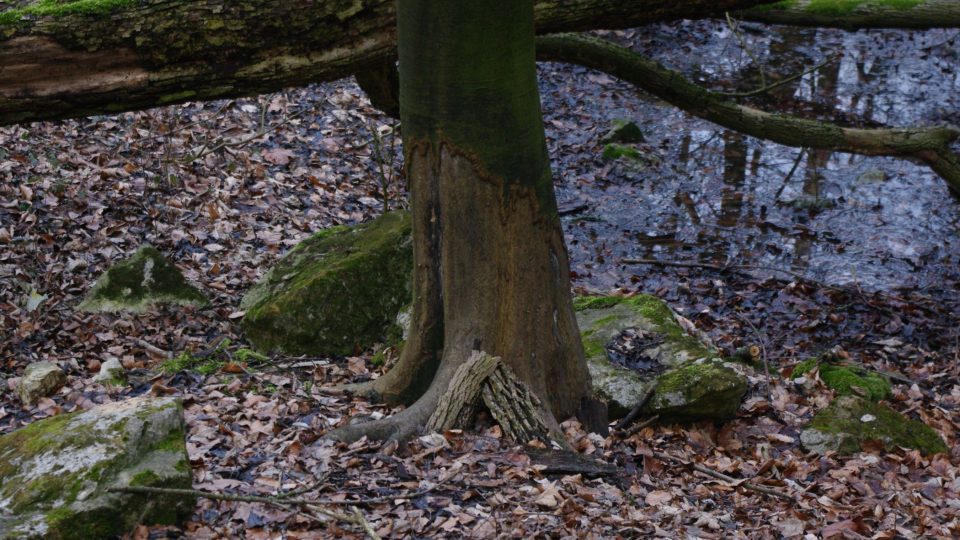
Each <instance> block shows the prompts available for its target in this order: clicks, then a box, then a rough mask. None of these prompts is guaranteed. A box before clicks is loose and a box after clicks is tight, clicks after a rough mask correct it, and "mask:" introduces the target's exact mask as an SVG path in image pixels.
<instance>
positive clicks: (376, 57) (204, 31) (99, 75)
mask: <svg viewBox="0 0 960 540" xmlns="http://www.w3.org/2000/svg"><path fill="white" fill-rule="evenodd" d="M764 1H765V0H720V1H713V2H708V1H706V0H679V1H666V0H549V1H541V2H538V3H537V6H536V14H537V15H536V17H537V18H536V26H537V31H538V32H541V33H547V32H558V31H579V30H588V29H593V28H624V27H631V26H639V25H643V24H648V23H651V22H655V21H662V20H671V19H677V18H684V17H693V16H701V17H703V16H710V15H717V14H720V13H722V12H723V11H724V10H728V9H738V8H744V7H750V6H754V5H757V4H761V3H763V2H764ZM766 1H768V0H766ZM394 3H395V2H394V0H363V1H361V0H290V1H286V2H273V1H268V0H242V1H229V2H228V1H226V0H209V1H203V2H200V1H198V0H195V1H186V2H163V1H159V0H140V1H133V0H131V2H130V4H129V5H128V6H127V7H117V8H114V9H113V11H111V12H110V13H109V14H103V13H83V12H74V13H69V12H68V13H65V14H59V15H42V16H37V15H34V14H30V13H22V14H18V12H16V10H13V9H12V8H9V7H8V8H6V9H4V10H3V11H0V125H6V124H11V123H18V122H28V121H34V120H45V119H58V118H69V117H78V116H89V115H93V114H104V113H115V112H120V111H124V110H133V109H141V108H147V107H153V106H158V105H167V104H171V103H180V102H184V101H190V100H204V99H214V98H225V97H237V96H249V95H256V94H261V93H265V92H272V91H276V90H279V89H282V88H284V87H289V86H302V85H305V84H308V83H311V82H320V81H327V80H335V79H340V78H343V77H347V76H350V75H351V74H354V73H357V72H358V71H360V70H362V69H364V68H365V66H369V65H377V64H378V63H382V62H384V61H390V60H392V59H394V58H396V35H395V34H396V32H395V25H396V20H395V7H394Z"/></svg>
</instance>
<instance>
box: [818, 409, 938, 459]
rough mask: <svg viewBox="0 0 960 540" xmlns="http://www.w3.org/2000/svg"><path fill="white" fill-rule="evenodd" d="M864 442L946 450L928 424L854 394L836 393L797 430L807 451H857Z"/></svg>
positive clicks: (821, 452) (926, 451)
mask: <svg viewBox="0 0 960 540" xmlns="http://www.w3.org/2000/svg"><path fill="white" fill-rule="evenodd" d="M867 441H880V442H881V443H882V444H883V445H884V447H885V448H887V449H893V448H895V447H897V446H902V447H904V448H913V449H916V450H919V451H920V452H922V453H924V454H935V453H939V452H947V451H948V449H947V445H946V444H945V443H944V442H943V439H941V438H940V435H938V434H937V432H936V431H934V430H933V429H932V428H931V427H930V426H927V425H926V424H923V423H922V422H918V421H916V420H911V419H909V418H907V417H905V416H903V415H902V414H900V413H898V412H897V411H894V410H893V409H891V408H890V407H887V406H886V405H883V404H881V403H874V402H872V401H869V400H867V399H863V398H859V397H855V396H840V397H838V398H836V399H834V400H833V402H831V403H830V405H829V406H827V408H825V409H823V410H821V411H819V412H818V413H817V414H816V415H814V417H813V419H812V420H811V421H810V423H809V424H807V426H806V427H805V428H804V429H803V431H802V432H801V433H800V443H801V444H802V445H803V447H804V448H805V449H806V450H807V451H808V452H814V453H817V454H825V453H827V452H837V453H840V454H852V453H855V452H859V451H860V450H861V449H862V448H863V446H862V445H863V444H864V443H865V442H867Z"/></svg>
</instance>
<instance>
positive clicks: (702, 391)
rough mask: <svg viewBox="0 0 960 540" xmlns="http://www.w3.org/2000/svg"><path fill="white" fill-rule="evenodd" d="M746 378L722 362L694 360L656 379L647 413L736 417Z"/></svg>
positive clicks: (675, 417) (671, 416)
mask: <svg viewBox="0 0 960 540" xmlns="http://www.w3.org/2000/svg"><path fill="white" fill-rule="evenodd" d="M746 392H747V381H746V380H745V379H744V378H743V377H742V376H740V375H739V374H737V373H736V372H735V371H734V370H733V369H731V368H729V367H726V366H724V365H723V363H722V362H720V361H712V360H710V361H705V362H691V363H689V364H687V365H684V366H682V367H680V368H677V369H673V370H670V371H668V372H666V373H664V374H663V375H661V376H660V377H659V378H658V379H657V386H656V390H655V391H654V394H653V397H652V398H651V399H650V401H649V402H648V403H647V405H646V406H645V407H644V412H645V414H647V415H651V416H652V415H654V414H658V415H660V418H661V420H662V421H666V422H671V421H677V422H685V421H693V420H708V419H713V420H727V419H730V418H733V417H734V416H736V413H737V409H739V408H740V401H741V400H742V399H743V396H744V394H745V393H746Z"/></svg>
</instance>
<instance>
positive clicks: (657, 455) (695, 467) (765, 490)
mask: <svg viewBox="0 0 960 540" xmlns="http://www.w3.org/2000/svg"><path fill="white" fill-rule="evenodd" d="M651 453H652V454H653V457H655V458H657V459H660V460H665V461H672V462H674V463H679V464H680V465H685V466H688V467H691V468H693V470H695V471H697V472H699V473H703V474H705V475H707V476H712V477H714V478H717V479H719V480H723V481H724V482H730V483H731V484H734V485H738V486H742V487H743V488H744V489H749V490H751V491H756V492H758V493H763V494H765V495H770V496H771V497H777V498H778V499H783V500H785V501H791V502H796V501H797V500H796V499H795V498H794V497H792V496H791V495H787V494H786V493H781V492H779V491H777V490H775V489H773V488H768V487H766V486H760V485H757V484H753V483H750V482H743V481H741V480H737V479H736V478H734V477H732V476H727V475H725V474H723V473H721V472H717V471H715V470H713V469H710V468H708V467H704V466H703V465H700V464H699V463H693V462H689V461H686V460H684V459H681V458H678V457H674V456H671V455H670V454H662V453H660V452H654V451H651Z"/></svg>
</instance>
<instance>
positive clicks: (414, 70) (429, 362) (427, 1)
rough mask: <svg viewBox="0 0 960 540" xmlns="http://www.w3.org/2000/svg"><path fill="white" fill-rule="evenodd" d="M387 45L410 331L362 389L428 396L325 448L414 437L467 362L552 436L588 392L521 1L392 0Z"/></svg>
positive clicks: (453, 389)
mask: <svg viewBox="0 0 960 540" xmlns="http://www.w3.org/2000/svg"><path fill="white" fill-rule="evenodd" d="M491 36H496V38H495V39H491ZM399 44H400V47H399V51H400V64H401V65H402V66H403V69H402V70H401V72H400V101H401V115H402V121H403V126H404V127H403V137H404V145H403V146H404V154H405V156H404V158H405V164H406V167H407V175H408V178H409V181H410V193H411V205H412V213H413V244H414V265H415V267H414V307H413V321H414V327H413V328H412V336H411V339H410V340H409V341H408V342H407V344H406V346H405V347H404V351H403V353H402V356H401V358H400V360H399V362H398V365H397V366H396V367H395V368H394V369H393V370H391V371H390V372H388V373H387V375H386V376H385V377H383V378H381V379H379V380H377V381H376V383H374V386H375V389H376V390H377V391H378V392H379V393H380V394H381V395H383V396H386V397H388V398H394V399H396V398H400V397H408V396H412V395H416V394H418V393H420V391H421V389H422V388H424V386H427V385H428V386H427V388H426V391H425V392H423V393H422V395H420V396H419V399H418V400H417V401H416V402H415V403H414V404H413V405H411V406H410V407H409V408H407V409H405V410H404V411H403V412H401V413H399V414H398V415H395V416H393V417H390V418H387V419H385V420H382V421H377V422H370V423H366V424H358V425H352V426H348V427H346V428H343V429H341V430H340V431H338V432H337V433H336V434H335V436H336V437H338V438H341V439H346V440H350V439H355V438H357V437H360V436H362V435H368V436H371V437H375V438H389V437H396V438H403V437H405V436H408V435H410V434H412V433H414V432H415V431H416V430H418V429H421V428H422V427H424V426H426V425H427V424H428V422H429V421H430V418H431V416H432V415H433V414H434V411H435V410H436V409H437V406H438V403H441V402H448V401H450V399H449V398H450V397H451V396H455V395H456V394H458V393H462V392H466V391H467V388H465V387H464V388H460V387H459V386H465V385H467V384H468V383H466V382H464V381H466V380H469V379H471V378H470V377H465V376H464V374H463V373H461V375H460V376H458V377H456V378H454V374H455V373H456V372H457V370H458V368H459V367H461V366H462V365H464V364H465V363H466V362H468V361H469V360H470V359H471V357H474V356H476V354H477V353H476V352H475V351H482V352H483V353H484V354H487V355H493V356H497V357H499V360H498V361H499V362H501V363H502V364H503V365H505V366H506V367H508V368H509V369H508V370H505V371H501V370H494V373H497V377H498V382H496V383H493V382H491V384H490V385H489V386H488V387H487V392H488V393H489V392H491V391H492V392H496V391H495V390H494V389H496V388H501V389H505V388H512V389H513V390H509V392H511V393H512V394H515V395H520V394H523V393H524V392H526V390H524V391H519V390H516V389H517V388H520V387H522V388H526V389H529V391H530V392H532V394H533V395H534V396H535V397H536V399H532V400H530V403H536V404H537V406H538V407H541V410H540V411H527V412H526V413H524V414H510V415H509V416H510V418H514V419H516V418H520V417H527V416H533V417H537V418H540V420H542V421H543V425H546V426H547V427H548V428H550V430H551V431H554V432H556V426H557V424H556V420H555V419H556V418H565V417H568V416H571V415H573V414H574V413H575V412H576V411H577V409H578V408H579V407H580V405H581V401H582V400H585V399H589V397H590V396H591V393H592V390H591V384H590V375H589V372H588V371H587V367H586V363H585V361H584V356H583V349H582V344H581V342H580V336H579V331H578V329H577V323H576V319H575V318H574V312H573V307H572V303H571V297H570V281H569V263H568V260H567V252H566V248H565V246H564V241H563V234H562V230H561V227H560V219H559V215H558V212H557V206H556V199H555V197H554V192H553V183H552V180H551V172H550V166H549V160H548V156H547V148H546V143H545V139H544V128H543V121H542V118H541V113H540V99H539V94H538V90H537V79H536V68H535V58H534V23H533V0H523V1H521V0H514V1H511V2H503V1H502V0H443V1H437V0H400V1H399ZM491 366H492V364H491ZM491 369H492V368H491ZM505 373H509V374H510V376H511V377H515V378H516V381H515V382H516V383H518V384H514V383H510V384H506V383H504V381H503V377H504V376H506V375H504V374H505ZM469 385H470V387H471V388H478V387H479V386H480V383H479V382H477V381H474V382H472V383H469ZM503 391H504V392H506V391H508V390H503ZM474 394H475V393H474ZM484 399H487V398H486V397H485V398H484ZM491 399H492V400H493V401H490V402H489V403H495V402H497V401H501V402H503V400H499V399H498V398H496V397H493V398H491ZM464 406H465V405H464V404H462V403H461V404H459V405H457V406H456V407H455V408H456V410H457V411H460V410H461V408H462V407H464ZM466 409H467V410H469V407H468V406H467V407H466ZM528 413H534V414H528ZM504 414H505V413H504ZM450 417H451V418H458V417H459V413H457V414H452V415H450ZM463 422H464V420H462V419H461V420H460V421H459V423H463ZM434 423H435V424H436V425H442V426H444V427H447V428H449V427H454V426H451V425H450V422H449V421H447V420H438V419H434ZM520 423H526V422H520ZM530 425H537V422H532V423H531V424H530ZM455 427H469V426H464V425H459V426H455ZM521 433H526V431H521ZM545 435H546V434H545ZM522 442H525V441H522Z"/></svg>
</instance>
